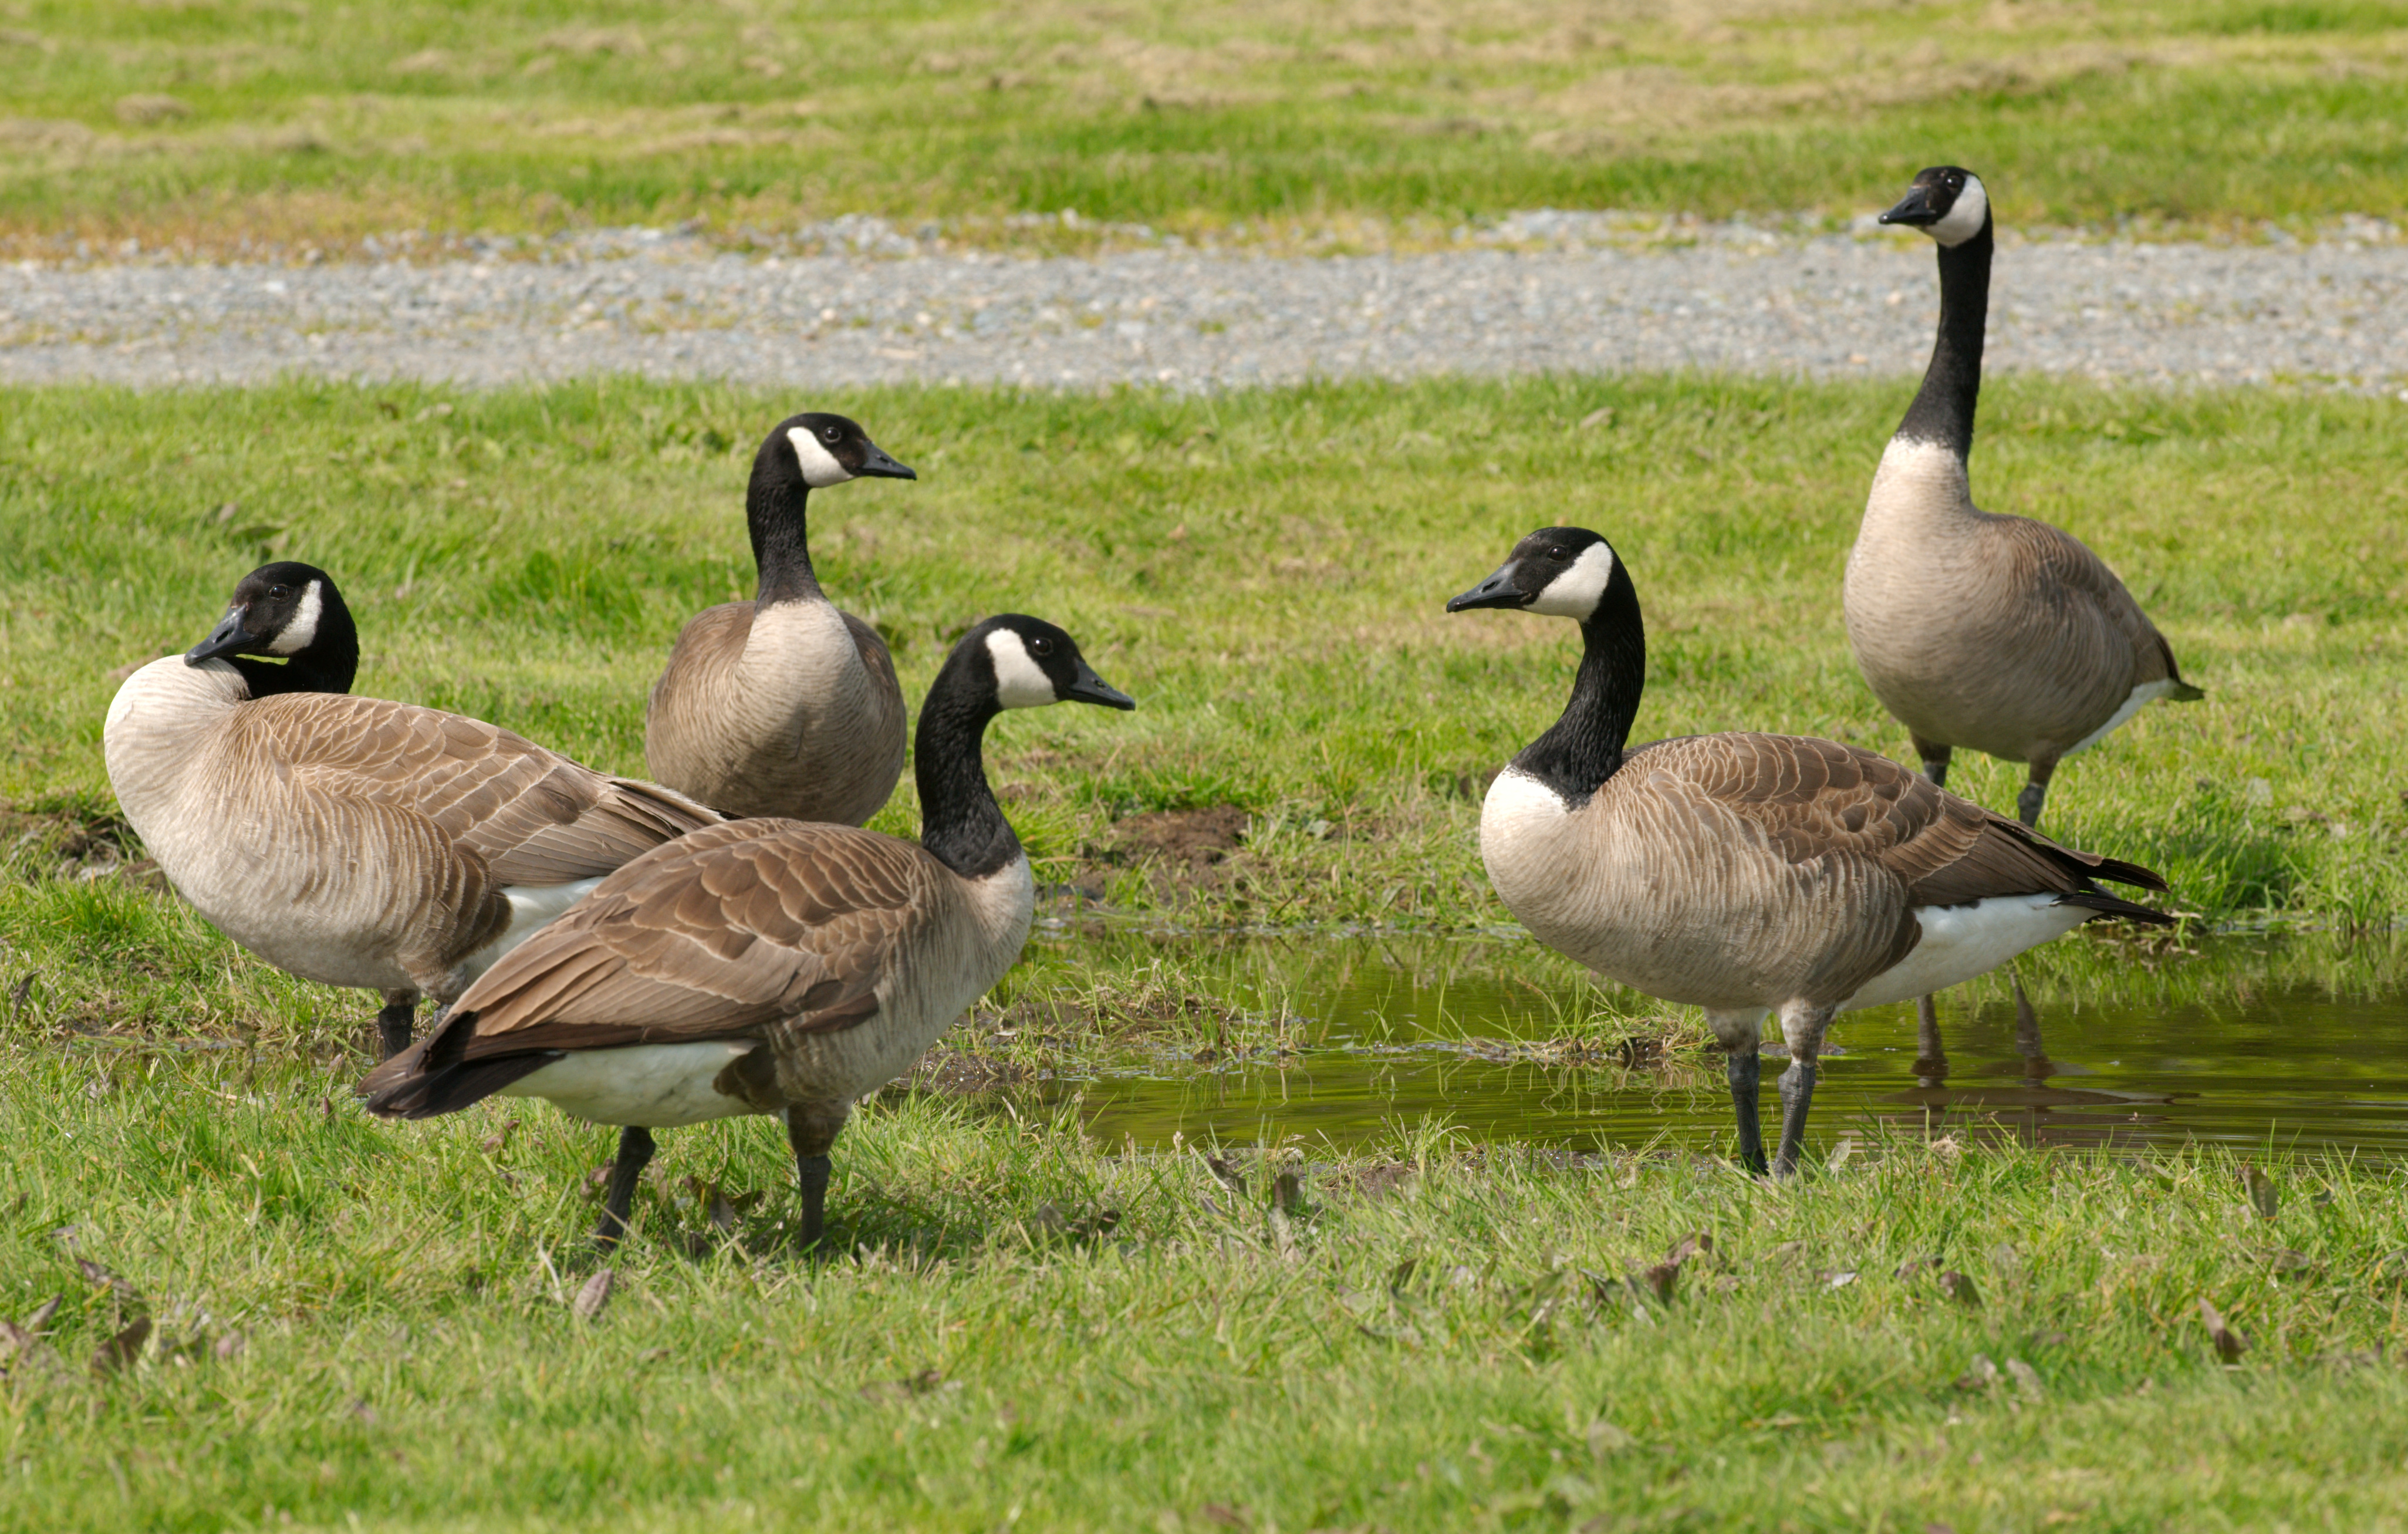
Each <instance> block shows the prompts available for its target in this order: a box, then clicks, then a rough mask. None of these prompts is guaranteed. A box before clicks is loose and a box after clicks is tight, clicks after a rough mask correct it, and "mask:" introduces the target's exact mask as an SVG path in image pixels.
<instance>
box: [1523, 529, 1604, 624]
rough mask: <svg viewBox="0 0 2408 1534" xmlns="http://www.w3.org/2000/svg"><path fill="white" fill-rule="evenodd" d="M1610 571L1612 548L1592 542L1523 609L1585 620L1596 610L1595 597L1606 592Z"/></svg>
mask: <svg viewBox="0 0 2408 1534" xmlns="http://www.w3.org/2000/svg"><path fill="white" fill-rule="evenodd" d="M1612 577H1613V550H1611V549H1609V548H1607V547H1606V546H1605V545H1604V544H1602V543H1592V544H1590V545H1589V546H1588V547H1587V548H1585V549H1583V550H1582V551H1581V556H1580V557H1579V558H1578V559H1575V560H1573V561H1572V567H1571V568H1570V569H1569V570H1566V571H1565V572H1564V573H1563V574H1561V575H1559V576H1557V577H1555V579H1554V580H1553V581H1548V582H1547V589H1546V590H1544V591H1542V592H1541V593H1540V594H1539V595H1538V597H1537V599H1536V600H1534V601H1533V602H1531V604H1530V605H1529V606H1528V607H1527V608H1526V609H1523V610H1524V611H1527V612H1543V613H1546V614H1548V615H1550V616H1551V617H1556V618H1577V619H1579V620H1580V621H1581V622H1582V623H1586V622H1588V616H1589V614H1590V613H1592V612H1595V611H1596V610H1597V604H1598V598H1599V597H1602V596H1603V595H1605V583H1606V581H1608V580H1610V579H1611V578H1612Z"/></svg>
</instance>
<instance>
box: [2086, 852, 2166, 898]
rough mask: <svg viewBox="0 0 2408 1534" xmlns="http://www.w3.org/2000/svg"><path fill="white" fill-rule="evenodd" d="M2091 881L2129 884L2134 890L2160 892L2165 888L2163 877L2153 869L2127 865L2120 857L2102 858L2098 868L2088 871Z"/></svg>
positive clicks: (2135, 864) (2132, 864) (2133, 864)
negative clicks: (2100, 880)
mask: <svg viewBox="0 0 2408 1534" xmlns="http://www.w3.org/2000/svg"><path fill="white" fill-rule="evenodd" d="M2089 873H2090V877H2091V878H2093V879H2104V880H2106V881H2107V882H2109V883H2111V884H2129V885H2132V886H2133V887H2134V888H2136V889H2144V890H2161V889H2164V888H2165V887H2166V880H2165V875H2163V874H2161V873H2159V872H2157V870H2156V869H2155V868H2144V867H2141V866H2140V865H2139V864H2138V863H2127V862H2125V861H2124V860H2123V859H2122V858H2120V857H2102V858H2100V860H2099V866H2098V867H2095V868H2092V869H2090V870H2089Z"/></svg>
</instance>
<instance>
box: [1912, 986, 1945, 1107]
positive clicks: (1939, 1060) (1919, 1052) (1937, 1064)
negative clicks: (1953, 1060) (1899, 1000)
mask: <svg viewBox="0 0 2408 1534" xmlns="http://www.w3.org/2000/svg"><path fill="white" fill-rule="evenodd" d="M1914 1074H1915V1075H1916V1077H1918V1078H1919V1079H1920V1080H1921V1082H1922V1083H1923V1084H1924V1085H1925V1086H1943V1085H1945V1084H1947V1081H1948V1050H1947V1047H1946V1046H1945V1045H1943V1044H1942V1043H1941V1042H1940V998H1939V997H1938V996H1916V997H1915V998H1914Z"/></svg>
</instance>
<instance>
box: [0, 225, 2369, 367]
mask: <svg viewBox="0 0 2408 1534" xmlns="http://www.w3.org/2000/svg"><path fill="white" fill-rule="evenodd" d="M1936 302H1937V298H1936V283H1935V279H1934V276H1933V268H1932V259H1931V251H1930V248H1929V247H1928V245H1926V244H1925V243H1924V242H1923V241H1921V240H1919V239H1915V240H1909V239H1905V238H1900V237H1894V236H1885V235H1871V234H1826V235H1818V236H1813V237H1781V236H1774V235H1768V234H1765V233H1762V232H1757V231H1749V230H1744V229H1720V230H1717V231H1713V232H1710V234H1709V236H1708V237H1703V238H1699V239H1698V240H1697V241H1696V242H1694V243H1684V244H1664V243H1658V244H1655V245H1646V246H1638V247H1632V246H1627V245H1625V246H1613V245H1606V246H1594V245H1585V244H1580V243H1577V242H1574V243H1572V244H1569V245H1567V244H1561V243H1559V244H1557V245H1555V247H1554V248H1539V249H1529V248H1524V249H1471V250H1457V251H1443V252H1441V253H1437V254H1426V255H1369V256H1319V257H1312V256H1308V257H1273V256H1264V255H1253V254H1245V253H1227V252H1211V251H1195V250H1187V249H1177V248H1157V249H1153V250H1140V251H1130V252H1126V253H1117V254H1108V255H1103V256H1099V257H1094V258H1077V259H1073V258H1047V259H1029V258H1020V257H1012V256H1004V255H995V254H990V253H981V252H954V253H940V254H925V253H922V254H910V255H905V256H901V257H883V256H878V255H873V254H860V253H854V254H820V255H767V256H763V255H757V254H753V255H745V254H729V253H724V252H721V251H713V250H710V249H709V248H707V247H704V246H702V245H700V244H699V243H697V242H694V241H691V240H681V239H679V238H677V237H661V236H646V237H639V238H635V239H632V240H621V241H620V242H618V243H617V244H616V245H614V246H613V247H611V249H610V251H609V252H608V253H604V252H602V251H600V250H599V248H598V247H589V248H587V249H585V250H582V251H580V250H577V249H575V248H570V249H568V250H566V251H558V250H555V251H552V252H551V253H550V254H549V255H547V256H546V257H544V258H541V259H533V260H481V261H480V260H444V261H435V262H422V263H417V264H411V263H408V262H402V261H394V262H386V263H380V264H351V265H312V266H285V265H225V266H198V265H145V264H128V265H93V266H83V267H71V266H50V265H38V264H34V263H25V264H22V265H14V266H0V382H9V383H54V382H63V381H67V380H102V381H107V382H112V383H123V384H132V385H136V386H143V387H157V386H165V385H175V384H215V383H255V382H260V381H263V380H268V379H272V378H275V377H277V376H279V375H280V374H286V373H302V374H309V375H317V376H326V377H336V378H347V379H361V380H393V379H412V380H429V381H438V380H439V381H444V382H452V383H461V384H468V385H480V386H483V385H497V384H506V383H515V382H519V381H522V380H544V379H562V378H570V377H576V376H580V375H587V374H595V373H638V374H644V375H648V376H652V377H655V378H710V379H727V380H738V381H742V382H748V383H762V384H778V385H789V386H804V387H810V388H816V389H826V388H834V387H844V386H850V385H856V384H863V383H870V382H898V381H924V382H939V381H941V382H960V383H973V382H995V381H1000V382H1008V383H1019V384H1027V385H1033V386H1039V387H1049V388H1051V387H1070V388H1094V387H1097V386H1100V385H1106V384H1112V383H1154V384H1168V385H1171V386H1174V387H1180V388H1212V387H1231V386H1242V385H1246V384H1256V383H1283V382H1288V381H1292V380H1299V379H1306V378H1315V377H1318V378H1340V377H1351V376H1356V375H1370V376H1374V377H1381V378H1410V377H1415V376H1420V375H1426V374H1432V373H1449V372H1454V373H1530V372H1549V371H1561V372H1590V373H1595V372H1620V371H1628V370H1648V369H1659V368H1689V367H1693V368H1707V369H1714V370H1727V371H1737V372H1746V373H1773V374H1786V375H1799V376H1811V377H1819V378H1831V377H1848V376H1855V375H1863V374H1897V373H1912V372H1915V371H1919V370H1920V369H1921V367H1922V366H1923V363H1924V359H1925V356H1926V354H1927V353H1928V350H1929V347H1930V342H1931V323H1932V313H1933V309H1934V307H1935V305H1936ZM1989 361H1990V365H1991V366H1993V367H1997V368H2006V369H2021V370H2029V371H2039V372H2046V373H2066V374H2076V375H2080V376H2084V377H2088V378H2094V379H2099V380H2143V381H2148V382H2159V383H2167V382H2184V383H2187V382H2203V383H2265V382H2273V381H2282V380H2307V381H2312V382H2319V383H2329V384H2337V385H2340V386H2342V387H2345V388H2355V389H2369V390H2372V389H2381V390H2384V391H2386V392H2388V391H2391V390H2395V389H2401V388H2402V386H2403V385H2408V243H2401V242H2398V241H2393V240H2376V241H2372V242H2365V241H2358V240H2333V241H2318V242H2314V243H2308V244H2300V245H2288V246H2285V245H2252V246H2213V245H2200V244H2144V243H2137V242H2126V241H2105V242H2083V241H2076V240H2071V239H2067V240H2053V239H2042V240H2030V241H2016V242H2012V243H2008V244H2006V245H2004V246H2002V248H2001V250H2000V258H1999V263H1998V267H1997V273H1996V286H1995V288H1994V290H1993V294H1992V302H1991V310H1990V348H1989ZM2402 397H2403V398H2408V392H2403V394H2402Z"/></svg>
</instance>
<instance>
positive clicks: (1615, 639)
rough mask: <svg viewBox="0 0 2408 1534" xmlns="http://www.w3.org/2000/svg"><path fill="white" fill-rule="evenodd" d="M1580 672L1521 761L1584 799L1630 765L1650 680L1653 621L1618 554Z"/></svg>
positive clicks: (1586, 628)
mask: <svg viewBox="0 0 2408 1534" xmlns="http://www.w3.org/2000/svg"><path fill="white" fill-rule="evenodd" d="M1581 644H1582V650H1581V665H1580V675H1579V676H1577V677H1575V678H1574V679H1573V680H1572V695H1571V701H1570V702H1569V703H1567V704H1565V705H1564V712H1563V717H1562V718H1560V719H1558V720H1556V721H1555V725H1554V727H1553V728H1551V729H1549V730H1548V731H1547V733H1546V734H1544V735H1542V736H1541V737H1539V738H1537V739H1536V740H1533V741H1531V742H1530V743H1529V744H1528V745H1527V746H1526V747H1524V748H1523V750H1522V753H1521V754H1520V755H1518V756H1516V757H1514V758H1513V766H1514V767H1517V768H1519V769H1520V770H1522V771H1524V772H1527V773H1528V774H1529V775H1530V776H1531V777H1533V778H1536V779H1538V780H1539V781H1541V782H1542V783H1545V784H1546V785H1547V786H1548V787H1549V788H1551V789H1553V790H1555V794H1556V796H1558V797H1560V798H1562V799H1563V800H1564V801H1565V802H1566V803H1567V804H1570V805H1572V806H1574V807H1577V806H1579V805H1580V804H1581V803H1582V802H1584V800H1586V799H1587V798H1588V796H1590V795H1592V794H1594V793H1596V792H1597V790H1598V785H1599V784H1601V783H1603V782H1604V781H1606V780H1607V779H1608V778H1611V777H1613V774H1614V773H1615V771H1616V770H1618V769H1619V768H1620V767H1621V766H1622V745H1623V742H1624V741H1626V740H1627V739H1629V738H1630V722H1631V721H1632V720H1633V719H1636V718H1637V717H1638V716H1639V695H1640V694H1641V692H1643V691H1645V689H1646V686H1647V625H1646V623H1645V622H1644V621H1643V620H1642V619H1641V617H1640V616H1639V591H1638V588H1637V587H1635V586H1633V585H1632V584H1631V583H1630V575H1629V572H1628V571H1627V570H1625V569H1624V568H1623V567H1622V565H1621V564H1620V562H1619V561H1617V562H1616V563H1615V565H1614V566H1613V575H1612V576H1611V577H1610V578H1609V579H1608V580H1607V581H1606V583H1605V595H1604V597H1603V598H1602V599H1601V600H1600V601H1598V605H1597V610H1596V611H1595V612H1592V613H1590V614H1589V617H1588V622H1586V623H1584V624H1581Z"/></svg>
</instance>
